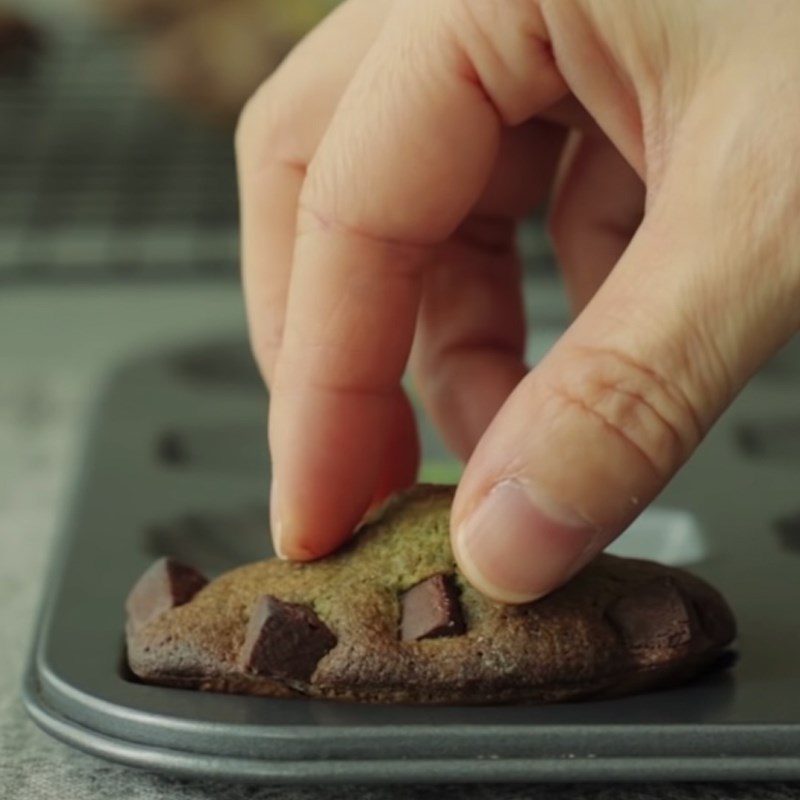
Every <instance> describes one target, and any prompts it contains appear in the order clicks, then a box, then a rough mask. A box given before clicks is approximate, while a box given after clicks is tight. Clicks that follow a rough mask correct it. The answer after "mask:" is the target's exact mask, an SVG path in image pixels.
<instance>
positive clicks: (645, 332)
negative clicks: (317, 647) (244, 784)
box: [237, 0, 800, 602]
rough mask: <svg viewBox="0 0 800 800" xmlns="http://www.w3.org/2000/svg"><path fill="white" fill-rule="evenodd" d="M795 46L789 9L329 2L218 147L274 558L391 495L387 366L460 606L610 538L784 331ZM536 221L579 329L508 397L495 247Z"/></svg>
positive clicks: (324, 535) (509, 348)
mask: <svg viewBox="0 0 800 800" xmlns="http://www.w3.org/2000/svg"><path fill="white" fill-rule="evenodd" d="M798 29H800V5H798V4H797V3H796V2H793V0H764V1H763V2H759V3H754V2H746V1H745V0H736V1H735V2H734V1H733V0H732V1H731V2H728V3H726V4H724V5H723V4H719V3H717V2H714V1H713V0H649V2H637V1H636V0H625V1H623V0H620V1H619V2H615V3H609V2H607V1H606V2H600V1H599V0H558V1H557V2H555V1H554V0H540V2H536V0H505V1H504V2H499V0H482V2H478V1H477V0H441V2H437V3H430V2H425V1H424V0H404V1H403V2H391V0H348V2H347V3H346V4H345V5H344V6H343V7H342V8H340V9H339V10H338V11H336V12H334V13H333V14H332V15H331V16H330V17H329V18H328V19H327V20H326V21H325V22H324V23H323V24H322V25H321V26H319V27H318V28H317V29H316V30H315V31H314V32H313V33H312V34H311V35H310V36H309V37H308V38H307V39H306V40H305V41H304V42H303V43H301V45H300V46H299V47H298V48H297V49H296V50H295V51H294V52H293V53H292V54H291V55H290V56H289V58H288V59H287V61H286V62H285V63H284V64H283V66H282V67H281V68H280V69H279V70H278V71H277V72H276V74H275V75H274V76H273V77H272V78H271V79H270V80H269V81H268V82H267V83H266V84H264V86H263V87H262V88H261V90H260V91H259V92H258V94H257V95H256V96H255V98H254V99H253V100H252V101H251V102H250V104H249V106H248V108H247V109H246V111H245V114H244V115H243V118H242V120H241V123H240V126H239V131H238V135H237V150H238V159H239V173H240V186H241V199H242V217H243V262H244V281H245V289H246V298H247V306H248V316H249V323H250V328H251V338H252V343H253V348H254V352H255V354H256V357H257V360H258V363H259V365H260V368H261V370H262V372H263V374H264V376H265V379H266V380H267V381H268V383H269V385H270V388H271V409H270V444H271V448H272V456H273V469H274V475H275V480H274V483H273V487H272V515H273V536H274V537H275V540H276V547H277V548H278V550H279V552H281V553H282V554H283V555H285V556H287V557H290V558H294V559H309V558H314V557H317V556H321V555H323V554H325V553H327V552H330V551H331V550H333V549H334V548H335V547H337V546H338V545H339V544H341V543H342V542H343V541H344V540H345V539H346V538H347V537H348V536H349V535H350V533H351V531H352V530H353V528H354V527H355V526H356V525H357V524H358V522H359V520H360V519H361V518H362V516H363V514H364V513H365V511H366V510H367V509H368V507H370V505H371V504H374V503H376V502H377V501H379V500H380V499H381V498H382V497H384V496H385V495H386V494H387V493H389V492H391V491H392V490H395V489H398V488H401V487H403V486H405V485H407V484H409V483H410V482H412V481H413V479H414V476H415V473H416V469H417V462H418V445H417V441H416V433H415V430H414V422H413V418H412V414H411V410H410V406H409V402H408V399H407V398H406V396H405V394H404V392H403V389H402V388H401V384H400V381H401V377H402V375H403V372H404V370H405V367H406V364H407V362H408V360H409V355H410V354H411V360H410V363H411V369H412V372H413V375H414V378H415V380H416V383H417V385H418V387H419V392H420V395H421V397H422V399H423V402H424V404H425V406H426V408H427V410H428V412H429V413H430V414H431V415H432V417H433V419H434V420H435V421H436V423H437V424H438V426H439V427H440V429H441V430H442V432H443V434H444V436H445V438H446V439H447V441H448V443H449V444H450V446H451V447H452V448H453V449H454V450H455V451H456V452H457V453H458V454H459V455H460V456H462V457H463V458H465V459H467V460H468V463H467V466H466V470H465V473H464V476H463V479H462V481H461V483H460V486H459V489H458V492H457V496H456V500H455V504H454V508H453V514H452V543H453V550H454V553H455V556H456V558H457V560H458V563H459V566H460V568H461V570H462V572H463V573H464V575H465V576H466V577H467V579H468V580H470V581H471V582H472V583H473V584H474V585H475V586H476V587H477V588H479V589H480V590H482V591H483V592H485V593H486V594H487V595H489V596H491V597H493V598H496V599H498V600H502V601H506V602H523V601H527V600H531V599H534V598H536V597H539V596H541V595H543V594H545V593H547V592H549V591H551V590H552V589H554V588H555V587H557V586H558V585H560V584H561V583H563V582H564V581H566V580H567V579H568V578H569V577H570V576H571V575H573V574H574V573H575V572H576V571H578V570H579V569H580V568H581V567H582V566H584V565H585V564H586V563H587V562H588V561H589V560H591V558H592V557H594V555H596V554H597V553H598V552H599V551H600V550H601V549H602V548H603V547H605V546H606V545H607V544H608V543H609V542H610V541H612V540H613V539H614V538H615V537H616V536H618V535H619V534H620V533H621V532H622V531H623V530H624V529H625V528H626V527H627V526H628V524H629V523H630V522H631V521H632V520H633V519H634V518H635V517H636V516H637V515H638V513H639V512H640V511H641V510H642V509H643V508H644V507H645V506H646V505H647V504H648V503H649V502H650V501H651V500H652V499H653V498H654V497H655V496H656V495H657V494H658V492H659V491H660V490H661V489H662V488H663V486H664V485H665V484H666V482H667V481H668V480H669V479H670V477H671V476H672V475H673V474H674V473H675V471H676V470H677V469H678V468H679V467H680V466H681V465H682V464H683V463H684V461H685V460H686V459H687V458H688V457H689V455H691V453H692V452H693V450H694V449H695V448H696V447H697V445H698V444H699V442H700V441H701V439H702V437H703V436H704V434H705V433H706V432H707V431H708V430H709V428H710V427H711V425H712V424H713V422H714V421H715V419H716V418H717V416H718V415H719V414H720V413H721V412H722V411H723V410H724V409H725V408H726V407H727V405H728V404H729V403H730V401H731V400H732V398H733V397H734V396H735V395H736V393H737V392H738V391H739V390H740V388H741V387H742V386H743V385H744V384H745V382H746V381H747V380H748V379H749V378H750V376H751V375H752V374H753V373H754V372H755V371H756V370H757V368H758V367H759V365H760V364H762V363H763V362H764V361H765V360H766V359H767V358H768V357H769V356H770V355H771V354H772V353H774V352H775V351H776V350H777V349H778V348H779V347H780V346H781V345H782V344H783V343H785V342H786V341H787V340H788V339H789V338H791V337H792V335H793V334H794V333H795V332H796V331H797V330H798V328H799V327H800V302H799V301H800V255H798V253H800V229H798V226H797V225H796V222H795V221H796V218H797V216H798V212H800V181H798V180H797V175H798V174H800V149H799V148H798V147H797V141H798V136H799V135H800V106H799V105H798V104H797V102H796V91H797V89H796V87H797V86H798V85H800V51H798V49H797V47H796V31H797V30H798ZM567 128H572V131H571V132H570V134H569V137H568V139H567V144H566V145H564V138H565V135H566V133H567ZM557 165H558V169H557V170H556V166H557ZM548 195H550V196H551V211H550V214H551V216H550V219H551V223H550V226H551V233H552V236H553V238H554V244H555V250H556V254H557V256H558V260H559V262H560V264H561V266H562V269H563V273H564V278H565V281H566V284H567V288H568V290H569V292H570V295H571V297H572V300H573V303H574V306H575V311H576V314H577V316H576V319H575V321H574V322H573V323H572V325H571V326H570V327H569V329H568V330H567V332H566V333H565V334H564V335H563V336H562V337H561V339H560V340H559V341H558V343H557V344H556V346H555V347H554V348H553V350H552V351H551V352H550V353H549V354H548V355H547V357H546V358H545V359H544V360H543V361H542V362H541V363H539V364H538V365H537V366H536V367H535V368H534V369H532V370H530V371H528V369H527V368H526V366H525V365H524V363H523V359H522V355H523V343H524V320H523V315H522V304H521V301H520V294H521V293H520V275H519V265H518V259H517V255H516V250H515V247H514V230H515V224H516V221H517V220H518V219H520V218H521V217H522V216H524V215H525V214H527V213H528V212H529V211H530V209H531V208H532V207H534V206H535V205H537V204H539V203H540V202H542V201H543V200H544V199H545V198H546V197H547V196H548ZM412 344H413V351H412Z"/></svg>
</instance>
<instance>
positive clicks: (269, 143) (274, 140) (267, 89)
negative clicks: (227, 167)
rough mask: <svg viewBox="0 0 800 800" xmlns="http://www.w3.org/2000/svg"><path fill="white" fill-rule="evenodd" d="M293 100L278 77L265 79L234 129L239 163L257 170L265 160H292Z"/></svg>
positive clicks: (293, 140)
mask: <svg viewBox="0 0 800 800" xmlns="http://www.w3.org/2000/svg"><path fill="white" fill-rule="evenodd" d="M293 116H294V115H293V111H292V108H291V104H290V103H288V102H286V100H285V93H284V91H283V89H282V88H281V85H280V82H279V81H278V80H277V78H270V79H268V80H267V81H265V82H264V83H263V84H262V85H261V86H260V88H259V89H258V90H257V91H256V93H255V94H254V95H253V96H252V97H251V98H250V99H249V100H248V101H247V103H245V105H244V107H243V108H242V111H241V113H240V114H239V119H238V121H237V123H236V130H235V133H234V149H235V152H236V159H237V162H238V163H239V165H240V166H245V167H246V168H247V169H252V170H257V169H258V168H259V166H260V165H261V164H262V163H263V162H267V161H271V160H285V161H291V160H293V157H292V156H291V153H292V150H293V145H294V142H295V140H296V138H297V136H296V133H297V132H296V130H295V128H296V125H295V124H294V121H293Z"/></svg>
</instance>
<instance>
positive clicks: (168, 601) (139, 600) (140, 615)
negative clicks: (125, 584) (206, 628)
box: [125, 558, 208, 630]
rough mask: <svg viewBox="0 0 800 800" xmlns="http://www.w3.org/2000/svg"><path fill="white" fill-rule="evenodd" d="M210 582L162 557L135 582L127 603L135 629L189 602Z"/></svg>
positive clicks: (195, 571)
mask: <svg viewBox="0 0 800 800" xmlns="http://www.w3.org/2000/svg"><path fill="white" fill-rule="evenodd" d="M207 583H208V581H207V580H206V578H205V577H203V575H201V574H200V573H199V572H198V571H197V570H196V569H195V568H194V567H188V566H186V565H185V564H181V563H179V562H178V561H174V560H173V559H171V558H159V559H158V561H156V562H154V563H153V564H152V565H151V566H150V567H149V568H148V569H147V570H146V571H145V573H144V574H143V575H142V577H141V578H139V580H138V581H137V582H136V585H135V586H134V587H133V589H131V592H130V594H129V595H128V599H127V600H126V601H125V610H126V611H127V612H128V621H129V623H130V624H131V626H132V628H133V629H134V630H135V629H136V628H139V627H141V626H142V625H146V624H147V623H148V622H150V621H151V620H153V619H155V618H156V617H157V616H159V615H160V614H163V613H164V612H165V611H169V610H170V609H171V608H175V606H182V605H183V604H184V603H188V602H189V601H190V600H191V599H192V598H193V597H194V596H195V595H196V594H197V593H198V592H199V591H200V590H201V589H202V588H203V587H204V586H205V585H206V584H207Z"/></svg>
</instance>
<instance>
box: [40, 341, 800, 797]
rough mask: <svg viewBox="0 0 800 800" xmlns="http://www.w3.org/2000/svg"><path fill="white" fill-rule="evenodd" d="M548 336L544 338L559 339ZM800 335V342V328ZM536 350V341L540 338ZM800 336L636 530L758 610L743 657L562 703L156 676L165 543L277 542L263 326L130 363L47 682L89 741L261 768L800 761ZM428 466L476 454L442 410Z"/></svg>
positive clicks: (73, 545) (80, 525)
mask: <svg viewBox="0 0 800 800" xmlns="http://www.w3.org/2000/svg"><path fill="white" fill-rule="evenodd" d="M546 339H547V336H546V335H545V336H544V339H543V340H542V341H540V342H539V345H540V347H541V348H542V349H543V348H544V347H546V343H547V342H546ZM796 344H800V343H796ZM534 349H536V347H534ZM798 387H800V349H799V348H798V347H797V346H794V348H793V350H787V351H785V352H784V353H782V354H781V355H780V356H779V357H778V358H777V359H776V360H775V361H774V362H773V363H772V364H771V365H769V366H768V367H767V368H766V369H765V370H764V372H763V373H762V374H761V375H760V376H759V377H758V378H757V379H756V380H755V381H754V382H753V383H752V384H751V385H750V386H749V387H748V389H747V390H746V391H745V392H744V394H743V395H742V396H741V397H740V398H739V400H738V401H737V402H736V404H735V405H734V407H733V408H732V409H731V410H730V412H729V413H728V414H727V415H726V416H725V417H724V418H723V419H722V421H721V422H720V424H719V425H718V426H717V428H716V429H715V431H714V432H713V433H712V434H711V435H710V436H709V438H708V440H707V441H706V442H705V443H704V444H703V446H702V447H701V449H700V451H699V452H698V453H697V454H696V456H695V457H694V458H693V459H692V461H691V462H690V464H689V465H687V467H686V468H685V469H684V470H683V471H682V472H681V473H680V474H679V475H678V476H677V478H676V479H675V480H674V482H673V483H672V484H671V486H670V487H669V488H668V489H667V491H666V492H665V493H664V495H663V496H662V497H661V498H660V499H659V502H658V504H657V508H656V509H654V510H651V511H649V512H648V513H647V514H646V515H645V517H644V519H643V520H642V522H641V523H640V524H639V525H638V526H637V528H636V529H635V530H634V531H632V532H631V533H630V534H629V535H626V537H623V540H622V542H621V544H620V548H621V549H622V551H627V552H632V553H635V554H640V555H652V556H654V557H657V558H661V559H663V560H665V561H669V562H671V563H685V564H689V565H690V567H691V568H692V569H694V570H695V571H696V572H697V573H699V574H700V575H702V576H704V577H707V578H709V579H710V580H711V581H712V582H714V583H715V584H716V585H717V586H719V587H720V588H721V589H722V590H723V592H724V593H725V594H726V596H727V597H728V598H729V600H730V601H731V604H732V605H733V607H734V610H735V612H736V614H737V617H738V619H739V623H740V630H741V636H740V641H739V649H740V653H741V657H740V660H739V663H738V665H737V666H736V667H735V669H734V670H733V671H732V672H729V673H723V674H716V675H713V676H709V677H707V678H705V679H703V680H701V681H699V682H697V683H695V684H693V685H690V686H687V687H684V688H679V689H673V690H669V691H662V692H658V693H653V694H648V695H642V696H638V697H630V698H624V699H617V700H606V701H596V702H584V703H572V704H566V705H561V706H551V707H534V706H515V707H503V706H497V707H489V708H463V707H441V708H415V707H370V706H363V705H354V704H343V703H326V702H316V701H313V702H312V701H303V700H271V699H265V698H247V697H236V696H225V695H217V694H201V693H195V692H189V691H183V690H176V689H166V688H160V687H150V686H144V685H141V684H138V683H136V682H133V681H131V680H130V679H129V676H128V675H127V673H126V671H125V668H124V653H123V638H122V627H123V601H124V597H125V595H126V593H127V591H128V589H129V587H130V586H131V584H132V583H133V581H134V580H135V579H136V578H137V577H138V575H139V574H140V573H141V571H142V570H143V569H144V568H145V567H146V566H147V565H148V564H149V562H150V561H151V560H152V559H153V558H155V557H156V556H159V555H162V554H172V555H175V556H177V557H178V558H180V559H182V560H185V561H187V562H190V563H192V564H195V565H197V566H198V567H200V568H201V569H203V570H205V571H207V572H208V573H209V574H217V573H219V572H221V571H222V570H224V569H227V568H228V567H231V566H233V565H236V564H239V563H242V562H244V561H248V560H251V559H256V558H261V557H263V556H265V555H266V554H267V553H268V537H267V530H266V524H267V523H266V520H267V518H268V517H267V509H266V497H267V494H268V484H269V464H268V461H267V451H266V446H265V439H266V435H265V416H266V410H267V397H266V395H265V393H264V390H263V388H262V387H261V385H260V383H259V381H258V378H257V377H256V375H255V372H254V370H253V368H252V366H251V364H250V361H249V357H248V355H247V349H246V346H245V345H244V343H241V342H227V343H226V342H216V343H207V344H199V345H198V346H197V347H196V348H194V349H191V350H182V351H178V352H173V353H154V354H151V355H148V356H145V357H142V358H141V359H140V360H138V361H135V362H133V363H129V364H126V365H124V366H123V367H122V368H121V369H120V370H119V371H118V372H117V374H116V375H115V376H114V377H113V379H112V380H111V381H110V382H109V384H108V386H107V387H106V389H105V391H104V393H103V395H102V397H101V398H100V400H99V401H98V405H97V408H96V414H95V416H94V424H93V429H92V431H91V433H90V436H89V437H88V441H87V446H86V450H85V454H84V458H83V465H82V471H81V474H80V479H79V482H78V486H77V488H76V492H75V499H74V504H73V507H72V511H71V514H70V516H69V519H68V520H67V523H66V526H65V531H64V535H63V540H62V547H61V550H60V552H59V553H57V554H55V556H54V559H53V566H52V571H51V575H50V579H49V581H48V591H47V597H46V599H45V602H44V605H43V609H42V615H41V620H40V626H39V630H38V634H37V637H36V641H35V646H34V649H33V652H32V656H31V662H30V668H29V671H28V674H27V679H26V685H25V699H26V703H27V705H28V708H29V710H30V712H31V714H32V715H33V716H34V718H35V719H36V720H37V722H38V723H39V724H40V725H41V726H42V727H43V728H44V729H45V730H47V731H49V732H50V733H52V734H53V735H55V736H57V737H59V738H61V739H63V740H65V741H67V742H69V743H71V744H73V745H76V746H78V747H80V748H82V749H84V750H87V751H89V752H92V753H95V754H97V755H100V756H104V757H107V758H110V759H113V760H116V761H121V762H124V763H127V764H132V765H137V766H143V767H148V768H152V769H157V770H162V771H166V772H172V773H177V774H185V775H204V776H214V777H225V778H240V779H247V780H253V781H292V782H317V781H359V782H363V781H368V782H389V781H415V782H421V781H431V782H434V781H534V780H536V781H538V780H548V781H553V780H564V781H581V780H592V781H594V780H602V781H620V780H644V779H646V780H661V779H664V780H666V779H669V780H676V779H687V780H688V779H692V780H699V779H716V780H720V779H758V780H763V779H771V780H778V779H795V780H796V779H800V690H798V686H800V621H798V613H799V612H798V609H800V516H798V514H799V512H800V491H798V488H800V403H799V402H798ZM424 439H425V444H424V447H425V452H426V465H425V473H426V475H427V476H429V477H438V478H442V477H447V476H448V475H452V474H453V472H454V469H453V465H452V464H450V463H449V462H448V461H447V459H446V456H445V455H444V452H443V451H442V450H441V449H440V448H439V446H438V445H437V443H436V441H435V439H434V437H433V436H432V434H431V432H430V430H428V429H427V428H426V429H425V434H424Z"/></svg>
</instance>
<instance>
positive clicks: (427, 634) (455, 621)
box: [400, 574, 466, 642]
mask: <svg viewBox="0 0 800 800" xmlns="http://www.w3.org/2000/svg"><path fill="white" fill-rule="evenodd" d="M400 603H401V605H402V609H403V614H402V619H401V621H400V638H401V639H402V640H403V641H404V642H414V641H417V640H418V639H436V638H438V637H440V636H458V635H459V634H462V633H464V631H465V630H466V626H465V625H464V616H463V614H462V613H461V605H460V604H459V602H458V591H457V589H456V587H455V584H454V583H453V579H452V578H451V577H450V576H449V575H443V574H439V575H434V576H432V577H430V578H427V579H426V580H424V581H421V582H420V583H418V584H416V585H415V586H412V587H411V588H410V589H409V590H408V591H407V592H405V593H404V594H403V595H402V597H401V598H400Z"/></svg>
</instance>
